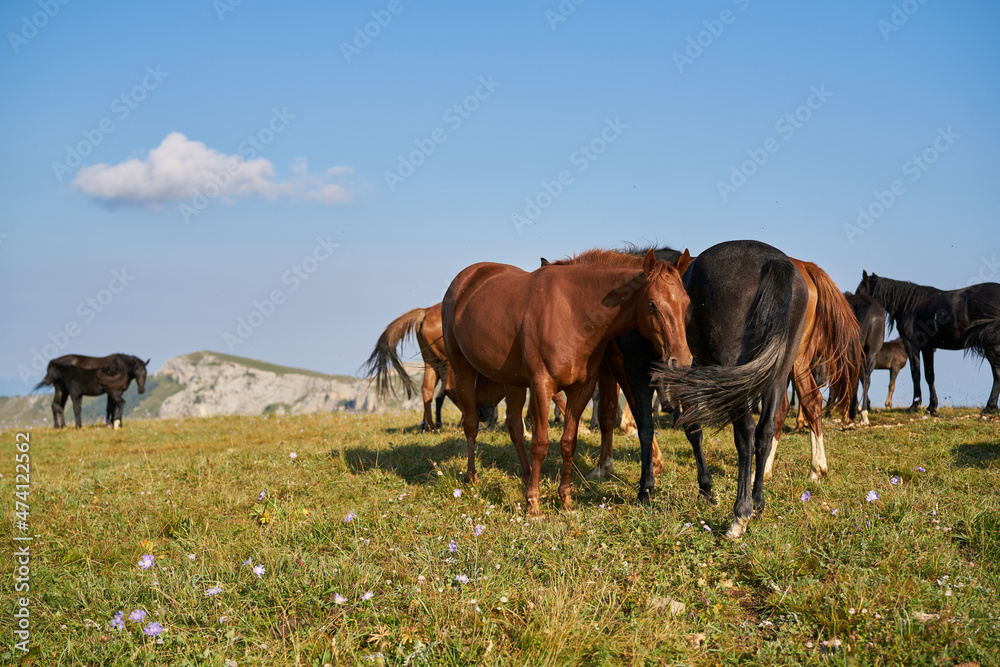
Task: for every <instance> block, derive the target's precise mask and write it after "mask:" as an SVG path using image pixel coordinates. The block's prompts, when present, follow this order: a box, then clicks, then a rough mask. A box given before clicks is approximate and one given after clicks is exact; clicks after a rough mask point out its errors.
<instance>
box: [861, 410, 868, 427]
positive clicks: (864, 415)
mask: <svg viewBox="0 0 1000 667" xmlns="http://www.w3.org/2000/svg"><path fill="white" fill-rule="evenodd" d="M861 425H862V426H868V411H867V410H862V411H861Z"/></svg>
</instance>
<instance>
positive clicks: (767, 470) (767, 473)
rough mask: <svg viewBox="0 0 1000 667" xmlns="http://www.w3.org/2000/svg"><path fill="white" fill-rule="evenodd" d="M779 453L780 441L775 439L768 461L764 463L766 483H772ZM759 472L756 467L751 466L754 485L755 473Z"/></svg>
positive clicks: (751, 481) (773, 439)
mask: <svg viewBox="0 0 1000 667" xmlns="http://www.w3.org/2000/svg"><path fill="white" fill-rule="evenodd" d="M777 453H778V439H777V438H775V437H772V438H771V451H769V452H768V453H767V461H765V462H764V481H765V482H770V481H771V469H772V468H773V467H774V456H775V454H777ZM756 472H757V467H756V466H751V468H750V483H751V484H753V481H754V476H755V475H754V473H756Z"/></svg>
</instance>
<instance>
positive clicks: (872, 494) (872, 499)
mask: <svg viewBox="0 0 1000 667" xmlns="http://www.w3.org/2000/svg"><path fill="white" fill-rule="evenodd" d="M878 498H879V496H878V493H876V492H875V490H874V489H872V490H871V491H869V492H868V495H867V496H865V500H867V501H868V502H870V503H873V502H875V501H876V500H878Z"/></svg>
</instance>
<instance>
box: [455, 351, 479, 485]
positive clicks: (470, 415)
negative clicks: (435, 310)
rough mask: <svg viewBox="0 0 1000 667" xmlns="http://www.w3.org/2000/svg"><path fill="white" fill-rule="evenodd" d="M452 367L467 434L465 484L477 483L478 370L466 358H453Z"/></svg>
mask: <svg viewBox="0 0 1000 667" xmlns="http://www.w3.org/2000/svg"><path fill="white" fill-rule="evenodd" d="M452 367H453V369H454V371H455V396H456V398H458V407H459V409H461V411H462V430H463V431H464V433H465V444H466V448H467V450H468V454H469V460H468V464H467V465H466V468H465V477H464V480H465V483H466V484H472V483H474V482H475V481H476V479H477V476H476V436H477V435H478V434H479V415H478V414H476V375H477V373H476V369H474V368H473V367H472V366H471V365H470V364H469V362H468V361H466V360H465V358H464V357H461V358H456V356H455V355H453V357H452Z"/></svg>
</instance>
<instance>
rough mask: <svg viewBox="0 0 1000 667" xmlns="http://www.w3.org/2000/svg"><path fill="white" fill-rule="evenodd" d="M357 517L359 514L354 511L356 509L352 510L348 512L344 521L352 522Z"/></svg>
mask: <svg viewBox="0 0 1000 667" xmlns="http://www.w3.org/2000/svg"><path fill="white" fill-rule="evenodd" d="M357 518H358V515H357V514H355V513H354V510H351V511H350V512H348V513H347V516H345V517H344V523H350V522H352V521H354V520H355V519H357Z"/></svg>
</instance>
